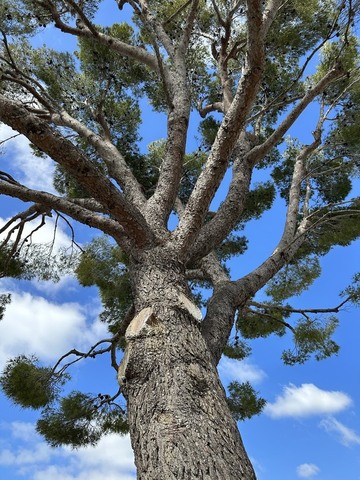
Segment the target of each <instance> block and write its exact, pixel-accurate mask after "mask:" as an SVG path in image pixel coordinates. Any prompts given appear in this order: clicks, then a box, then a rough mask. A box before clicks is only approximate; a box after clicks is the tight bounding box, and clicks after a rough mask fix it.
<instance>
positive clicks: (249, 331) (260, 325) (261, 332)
mask: <svg viewBox="0 0 360 480" xmlns="http://www.w3.org/2000/svg"><path fill="white" fill-rule="evenodd" d="M283 318H284V313H283V312H281V310H279V309H273V308H271V304H269V305H268V306H266V308H264V309H261V310H260V309H258V310H255V311H254V310H250V309H247V310H243V311H241V312H239V314H238V317H237V320H236V328H237V329H238V330H239V332H240V333H241V335H242V337H243V338H248V339H253V338H259V337H268V336H269V335H272V334H275V335H278V336H279V337H282V336H283V335H285V332H286V326H285V325H284V322H283Z"/></svg>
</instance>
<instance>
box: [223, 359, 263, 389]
mask: <svg viewBox="0 0 360 480" xmlns="http://www.w3.org/2000/svg"><path fill="white" fill-rule="evenodd" d="M218 369H219V374H220V376H221V377H222V378H225V379H226V380H227V381H229V380H238V381H239V382H250V383H258V382H260V381H261V380H263V379H264V378H265V376H266V374H265V372H264V371H263V370H261V368H259V367H258V366H257V365H254V364H252V363H250V362H248V361H247V360H242V361H239V360H232V359H230V358H227V357H222V358H221V360H220V362H219V366H218Z"/></svg>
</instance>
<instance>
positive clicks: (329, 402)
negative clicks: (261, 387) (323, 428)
mask: <svg viewBox="0 0 360 480" xmlns="http://www.w3.org/2000/svg"><path fill="white" fill-rule="evenodd" d="M351 403H352V400H351V398H350V397H349V396H348V395H346V394H345V393H343V392H338V391H327V390H321V389H320V388H318V387H316V386H315V385H313V384H312V383H304V384H303V385H301V386H300V387H296V386H295V385H292V384H290V385H288V386H286V387H285V388H284V391H283V393H282V395H280V396H278V397H277V398H276V401H275V402H274V403H268V404H267V405H266V407H265V409H264V411H265V413H266V414H267V415H269V416H270V417H272V418H282V417H307V416H311V415H321V414H330V413H335V412H339V411H341V410H343V409H345V408H347V407H348V406H349V405H351Z"/></svg>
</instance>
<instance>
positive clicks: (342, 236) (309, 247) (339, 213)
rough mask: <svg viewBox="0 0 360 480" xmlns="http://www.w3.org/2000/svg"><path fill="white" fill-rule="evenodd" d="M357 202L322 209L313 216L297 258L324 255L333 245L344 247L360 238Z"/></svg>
mask: <svg viewBox="0 0 360 480" xmlns="http://www.w3.org/2000/svg"><path fill="white" fill-rule="evenodd" d="M358 209H359V201H358V200H355V201H353V202H351V203H350V204H349V205H348V206H345V207H337V208H333V209H332V210H330V209H323V210H320V211H319V214H318V215H314V218H313V223H314V226H313V227H312V228H311V229H309V232H308V233H307V235H306V238H305V241H304V243H303V245H302V246H301V247H300V249H299V250H298V252H297V255H296V256H297V258H301V257H305V256H307V255H311V254H314V255H325V254H326V253H328V252H329V251H330V250H331V248H332V247H333V246H335V245H340V246H342V247H346V246H348V245H350V244H351V242H353V241H354V240H355V239H357V238H359V236H360V223H359V217H358Z"/></svg>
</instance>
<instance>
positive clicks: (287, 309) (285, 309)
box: [248, 296, 351, 314]
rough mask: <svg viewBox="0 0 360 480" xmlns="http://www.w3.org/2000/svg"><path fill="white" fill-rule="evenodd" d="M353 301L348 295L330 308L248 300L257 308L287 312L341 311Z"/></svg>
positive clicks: (249, 303)
mask: <svg viewBox="0 0 360 480" xmlns="http://www.w3.org/2000/svg"><path fill="white" fill-rule="evenodd" d="M350 301H351V296H349V297H347V298H346V299H345V300H343V301H342V302H341V303H339V305H336V306H335V307H329V308H293V307H289V306H282V305H275V304H268V303H259V302H255V301H254V300H251V301H249V302H248V305H253V306H254V307H256V308H264V309H270V310H279V311H281V312H287V313H300V314H303V313H339V312H340V310H341V308H342V307H343V306H344V305H345V304H346V303H348V302H350Z"/></svg>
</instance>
